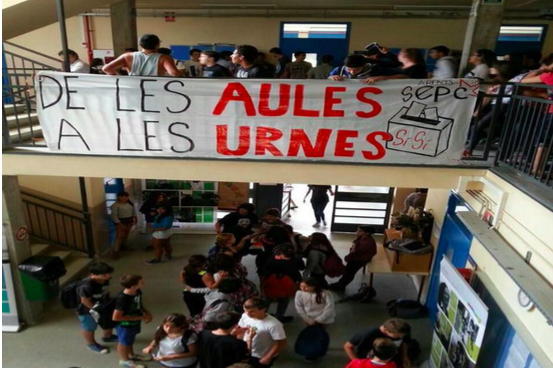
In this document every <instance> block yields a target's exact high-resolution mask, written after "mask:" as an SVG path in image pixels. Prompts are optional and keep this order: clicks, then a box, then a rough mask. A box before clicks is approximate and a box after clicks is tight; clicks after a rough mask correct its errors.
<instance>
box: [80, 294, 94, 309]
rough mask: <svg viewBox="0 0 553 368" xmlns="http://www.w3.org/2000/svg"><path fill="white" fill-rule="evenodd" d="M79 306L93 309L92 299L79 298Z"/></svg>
mask: <svg viewBox="0 0 553 368" xmlns="http://www.w3.org/2000/svg"><path fill="white" fill-rule="evenodd" d="M81 304H82V305H84V306H85V307H87V308H88V309H92V307H94V303H93V302H92V299H90V298H86V297H81Z"/></svg>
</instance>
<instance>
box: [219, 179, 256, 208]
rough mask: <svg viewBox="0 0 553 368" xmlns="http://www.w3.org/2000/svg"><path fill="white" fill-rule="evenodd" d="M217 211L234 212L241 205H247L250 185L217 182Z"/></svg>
mask: <svg viewBox="0 0 553 368" xmlns="http://www.w3.org/2000/svg"><path fill="white" fill-rule="evenodd" d="M218 188H219V209H224V210H235V209H236V208H237V207H238V206H239V205H241V204H242V203H248V200H249V193H250V184H249V183H234V182H219V187H218Z"/></svg>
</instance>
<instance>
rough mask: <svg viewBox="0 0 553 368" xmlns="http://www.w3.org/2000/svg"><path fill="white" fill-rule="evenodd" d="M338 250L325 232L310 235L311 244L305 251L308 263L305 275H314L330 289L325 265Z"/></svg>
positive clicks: (324, 286)
mask: <svg viewBox="0 0 553 368" xmlns="http://www.w3.org/2000/svg"><path fill="white" fill-rule="evenodd" d="M335 253H336V250H334V247H333V246H332V244H331V243H330V240H328V238H327V236H326V235H325V234H323V233H313V234H311V236H310V237H309V245H308V246H307V250H306V252H305V258H306V259H307V265H306V267H305V272H304V273H303V277H313V278H315V279H317V280H319V283H320V284H321V286H322V287H323V288H324V289H328V282H327V281H326V272H325V269H324V265H325V262H326V259H327V257H328V256H329V255H331V254H335Z"/></svg>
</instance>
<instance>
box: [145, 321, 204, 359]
mask: <svg viewBox="0 0 553 368" xmlns="http://www.w3.org/2000/svg"><path fill="white" fill-rule="evenodd" d="M197 340H198V338H197V336H196V334H195V333H194V332H193V331H191V330H190V329H189V328H188V322H187V321H186V317H185V316H184V315H183V314H180V313H173V314H169V315H167V316H166V317H165V318H164V319H163V322H162V323H161V325H160V326H159V327H158V329H157V331H156V333H155V335H154V340H153V341H152V342H151V343H150V345H149V346H148V347H147V348H145V349H144V350H143V351H142V352H143V353H144V354H151V355H152V356H153V358H154V360H155V361H156V362H159V363H160V364H161V365H162V366H164V367H171V368H192V367H195V366H196V362H197V358H196V354H197V344H196V341H197Z"/></svg>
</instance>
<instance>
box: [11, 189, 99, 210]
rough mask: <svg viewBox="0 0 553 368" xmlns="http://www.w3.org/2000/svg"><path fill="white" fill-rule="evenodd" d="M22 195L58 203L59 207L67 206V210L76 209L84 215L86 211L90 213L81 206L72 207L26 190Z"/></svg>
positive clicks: (22, 191)
mask: <svg viewBox="0 0 553 368" xmlns="http://www.w3.org/2000/svg"><path fill="white" fill-rule="evenodd" d="M20 192H21V194H22V195H25V196H27V197H31V198H34V199H38V200H41V201H43V202H46V203H49V204H53V205H56V206H58V207H61V208H65V209H67V210H71V211H75V212H79V213H82V214H83V215H84V214H85V213H86V214H89V213H88V212H84V211H83V210H81V209H79V208H75V207H71V206H68V205H66V204H61V203H59V202H55V201H53V200H51V199H47V198H44V197H41V196H38V195H36V194H31V193H29V192H26V191H24V190H21V191H20Z"/></svg>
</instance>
